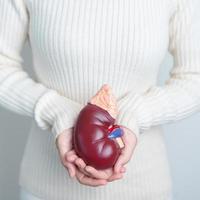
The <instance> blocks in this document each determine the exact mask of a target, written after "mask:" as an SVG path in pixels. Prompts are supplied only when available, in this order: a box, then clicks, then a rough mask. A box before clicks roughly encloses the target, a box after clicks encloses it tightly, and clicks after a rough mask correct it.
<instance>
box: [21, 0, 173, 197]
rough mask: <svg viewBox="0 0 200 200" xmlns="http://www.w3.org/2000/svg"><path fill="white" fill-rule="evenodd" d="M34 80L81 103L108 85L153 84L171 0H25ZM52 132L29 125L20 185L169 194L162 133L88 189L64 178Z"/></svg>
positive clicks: (61, 191)
mask: <svg viewBox="0 0 200 200" xmlns="http://www.w3.org/2000/svg"><path fill="white" fill-rule="evenodd" d="M24 1H25V2H26V4H27V8H28V11H29V13H30V24H29V40H30V45H31V48H32V53H33V62H34V70H35V73H36V79H37V80H38V81H40V82H42V83H43V84H45V85H47V86H48V87H50V88H54V89H56V90H57V91H59V92H60V93H62V94H63V95H65V96H67V97H69V98H71V99H73V100H75V101H78V102H80V103H86V102H87V101H88V99H89V98H90V97H91V96H93V95H94V93H95V92H96V91H97V90H98V89H99V88H100V87H101V86H102V85H103V84H104V83H108V84H110V85H111V87H112V89H113V93H114V94H115V96H116V97H117V98H119V97H120V96H122V95H123V94H124V93H126V92H128V91H130V90H134V91H135V92H139V93H140V92H141V93H142V92H144V91H145V90H146V89H148V88H149V87H150V86H152V85H155V84H156V81H157V75H158V72H159V66H160V64H161V62H162V60H163V58H164V56H165V54H166V51H167V48H168V39H169V35H168V28H169V19H170V16H171V14H172V11H173V8H174V7H173V3H172V1H170V0H162V1H160V0H117V1H116V0H59V1H55V0H43V1H39V0H24ZM53 141H54V140H53V136H52V134H51V133H50V132H48V131H43V130H40V129H39V128H38V127H37V126H36V124H35V122H33V123H32V128H31V130H30V134H29V138H28V141H27V145H26V148H25V152H24V157H23V161H22V164H21V171H20V185H22V186H23V187H25V188H27V190H29V191H31V192H33V193H34V194H36V195H38V196H39V197H42V198H43V199H48V200H55V199H56V200H64V199H70V200H79V199H96V200H100V199H104V200H107V199H110V198H111V199H115V200H121V199H123V198H125V199H127V200H129V199H130V200H131V199H137V200H143V199H144V200H146V199H148V200H151V199H152V200H168V197H169V195H170V191H171V179H170V173H169V166H168V162H167V155H166V149H165V144H164V138H163V131H162V129H161V127H160V126H156V127H152V128H150V129H149V130H147V131H144V133H143V134H141V135H140V140H139V143H138V145H137V147H136V150H135V152H134V154H133V157H132V160H131V161H130V162H129V163H128V165H127V167H128V169H127V173H126V175H125V177H124V178H123V179H122V180H119V181H115V182H112V183H110V184H108V185H107V186H106V187H98V188H91V187H86V186H83V185H81V184H79V183H78V182H77V181H75V180H71V179H70V178H69V176H68V173H67V171H66V169H64V168H63V167H62V165H61V163H60V161H59V157H58V154H57V150H56V147H55V144H54V142H53Z"/></svg>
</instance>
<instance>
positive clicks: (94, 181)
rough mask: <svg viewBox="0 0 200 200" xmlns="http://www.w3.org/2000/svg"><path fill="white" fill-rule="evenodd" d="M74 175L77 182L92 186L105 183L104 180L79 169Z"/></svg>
mask: <svg viewBox="0 0 200 200" xmlns="http://www.w3.org/2000/svg"><path fill="white" fill-rule="evenodd" d="M76 177H77V179H78V181H79V183H81V184H84V185H88V186H93V187H96V186H101V185H105V184H106V183H107V181H106V180H103V179H94V178H90V177H88V176H86V175H85V174H83V173H81V172H80V171H77V173H76Z"/></svg>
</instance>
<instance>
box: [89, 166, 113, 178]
mask: <svg viewBox="0 0 200 200" xmlns="http://www.w3.org/2000/svg"><path fill="white" fill-rule="evenodd" d="M85 170H86V171H87V172H88V173H89V174H90V176H92V177H94V178H98V179H107V178H108V177H109V176H110V175H109V174H107V173H105V172H104V171H101V170H97V169H95V168H94V167H92V166H90V165H87V166H86V167H85Z"/></svg>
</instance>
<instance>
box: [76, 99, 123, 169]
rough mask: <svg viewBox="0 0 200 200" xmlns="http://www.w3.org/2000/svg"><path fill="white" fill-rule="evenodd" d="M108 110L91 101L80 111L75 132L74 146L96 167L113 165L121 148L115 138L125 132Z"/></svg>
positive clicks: (79, 153)
mask: <svg viewBox="0 0 200 200" xmlns="http://www.w3.org/2000/svg"><path fill="white" fill-rule="evenodd" d="M114 122H115V119H114V118H113V117H112V116H111V115H110V114H109V113H108V111H107V110H105V109H103V108H101V107H99V106H97V105H95V104H91V103H90V102H88V103H87V105H86V106H85V107H83V109H82V110H81V111H80V113H79V115H78V117H77V121H76V123H75V126H74V129H73V130H74V132H73V147H74V149H75V151H76V153H77V155H78V156H79V157H81V158H82V159H83V160H84V161H85V163H86V164H87V165H91V166H93V167H95V168H96V169H107V168H110V167H112V166H113V165H114V164H115V162H116V160H117V158H118V156H119V154H120V153H121V148H120V147H119V145H118V143H117V142H116V140H115V138H116V137H120V136H121V135H122V134H123V131H122V129H120V126H119V125H116V124H114Z"/></svg>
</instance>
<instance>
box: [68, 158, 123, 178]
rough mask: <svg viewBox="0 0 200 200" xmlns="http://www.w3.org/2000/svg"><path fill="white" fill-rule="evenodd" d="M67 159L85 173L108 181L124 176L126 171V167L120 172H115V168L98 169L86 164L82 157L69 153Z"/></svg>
mask: <svg viewBox="0 0 200 200" xmlns="http://www.w3.org/2000/svg"><path fill="white" fill-rule="evenodd" d="M67 159H68V161H69V162H73V163H74V164H76V165H77V167H78V168H79V170H80V171H81V172H82V173H84V174H85V175H87V176H90V177H92V178H96V179H105V180H107V181H108V182H111V181H114V180H117V179H121V178H122V177H123V173H124V172H125V171H126V169H125V167H122V169H121V171H120V172H119V173H115V172H114V170H113V168H109V169H105V170H97V169H95V168H94V167H92V166H90V165H86V163H85V162H84V161H83V159H81V158H75V157H74V156H70V155H69V157H68V158H67Z"/></svg>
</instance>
